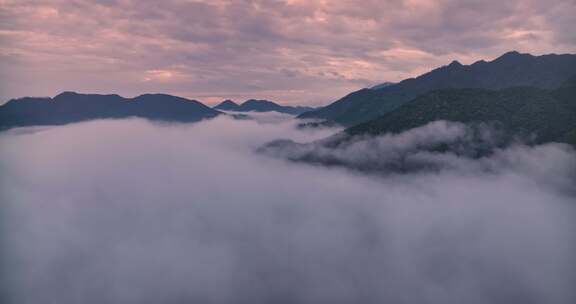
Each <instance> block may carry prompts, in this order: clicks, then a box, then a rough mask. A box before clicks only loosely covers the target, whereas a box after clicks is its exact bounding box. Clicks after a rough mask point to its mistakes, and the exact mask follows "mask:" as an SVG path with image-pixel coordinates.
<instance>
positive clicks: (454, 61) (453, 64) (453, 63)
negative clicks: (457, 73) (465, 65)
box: [448, 60, 462, 67]
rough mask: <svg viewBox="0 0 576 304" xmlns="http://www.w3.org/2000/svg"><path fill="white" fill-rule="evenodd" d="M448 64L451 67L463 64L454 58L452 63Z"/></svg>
mask: <svg viewBox="0 0 576 304" xmlns="http://www.w3.org/2000/svg"><path fill="white" fill-rule="evenodd" d="M448 66H449V67H461V66H462V64H461V63H460V62H459V61H458V60H453V61H452V62H450V64H449V65H448Z"/></svg>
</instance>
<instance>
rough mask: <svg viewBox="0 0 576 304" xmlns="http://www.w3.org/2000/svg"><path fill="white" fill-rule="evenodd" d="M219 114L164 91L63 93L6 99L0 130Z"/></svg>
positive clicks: (187, 118) (186, 119)
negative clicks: (130, 94) (134, 94)
mask: <svg viewBox="0 0 576 304" xmlns="http://www.w3.org/2000/svg"><path fill="white" fill-rule="evenodd" d="M219 114H221V112H219V111H216V110H213V109H211V108H210V107H207V106H205V105H203V104H202V103H200V102H198V101H195V100H189V99H186V98H182V97H176V96H171V95H166V94H145V95H141V96H138V97H135V98H124V97H121V96H119V95H115V94H113V95H100V94H79V93H75V92H64V93H61V94H59V95H57V96H55V97H54V98H49V97H44V98H36V97H25V98H19V99H13V100H10V101H8V102H7V103H6V104H4V105H2V106H0V130H4V129H8V128H12V127H20V126H33V125H62V124H67V123H73V122H79V121H84V120H91V119H104V118H127V117H141V118H146V119H150V120H160V121H172V122H195V121H199V120H202V119H207V118H212V117H215V116H217V115H219Z"/></svg>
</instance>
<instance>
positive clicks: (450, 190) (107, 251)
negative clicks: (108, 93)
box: [0, 114, 576, 304]
mask: <svg viewBox="0 0 576 304" xmlns="http://www.w3.org/2000/svg"><path fill="white" fill-rule="evenodd" d="M256 118H257V119H256V120H232V119H230V118H227V117H219V118H216V119H213V120H210V121H205V122H201V123H198V124H193V125H187V124H177V125H170V124H156V123H150V122H148V121H145V120H139V119H132V120H116V121H93V122H86V123H80V124H74V125H67V126H61V127H51V128H36V129H18V130H13V131H11V132H5V133H1V134H0V170H1V172H2V174H1V177H0V178H1V179H0V188H1V189H0V193H1V194H0V199H1V200H0V203H1V205H0V208H1V209H0V211H1V212H0V217H1V218H0V222H1V223H2V224H1V226H0V227H1V230H0V231H1V234H0V242H2V244H1V246H2V247H0V248H2V249H1V251H0V254H1V255H0V263H1V264H2V265H1V266H2V269H3V270H2V274H1V275H2V278H1V280H0V284H2V289H1V290H2V291H3V296H4V298H5V300H4V302H3V303H18V304H21V303H22V304H27V303H62V304H75V303H87V304H92V303H94V304H96V303H138V304H141V303H384V302H386V303H433V304H435V303H438V304H440V303H442V304H446V303H454V304H456V303H458V304H460V303H472V304H474V303H478V304H480V303H503V304H504V303H506V304H510V303H522V304H526V303H561V304H564V303H566V304H568V303H573V302H574V301H575V300H576V295H575V293H574V291H573V286H574V283H575V282H576V260H575V258H574V253H575V244H576V233H575V232H574V231H576V229H575V228H576V227H575V226H576V213H575V212H576V205H575V198H576V196H575V192H574V190H575V188H574V187H575V185H576V179H575V176H574V174H575V172H576V170H575V169H576V154H575V152H574V151H573V150H572V149H571V148H569V147H567V146H564V145H559V144H550V145H544V146H539V147H532V148H531V147H526V146H522V145H517V146H514V147H511V148H508V149H504V150H501V151H498V153H496V154H494V155H492V156H490V157H486V158H482V159H470V158H466V157H460V156H456V155H446V154H442V153H428V154H425V155H419V156H418V157H420V158H423V157H424V158H428V159H433V160H434V161H440V160H442V161H443V164H445V166H443V167H442V168H443V170H439V171H424V172H420V171H415V172H411V173H407V174H389V175H386V176H384V177H382V176H379V177H374V176H371V175H363V174H361V173H358V172H349V171H346V170H344V169H339V168H327V167H321V166H309V165H305V164H298V163H292V162H288V161H285V160H283V159H279V158H273V157H269V156H267V155H263V154H258V153H254V150H256V149H257V148H258V147H260V146H262V145H263V144H265V143H267V142H270V141H272V140H275V139H278V138H289V139H291V140H294V141H300V142H305V141H311V140H315V139H320V138H324V137H326V136H328V135H330V134H331V133H333V132H334V130H328V129H324V130H321V131H310V130H298V129H297V128H295V125H294V123H293V122H292V121H291V120H288V119H287V118H286V116H283V115H275V116H269V115H263V114H259V115H256ZM433 127H434V128H436V129H434V132H432V133H422V134H420V133H418V134H420V135H418V134H416V135H417V136H416V135H414V134H415V133H414V132H425V131H426V130H428V131H429V129H423V130H424V131H422V130H420V131H414V132H413V133H407V134H404V135H402V134H401V135H399V136H396V137H387V138H378V139H375V140H376V141H377V142H378V143H379V146H378V147H380V148H382V149H388V150H390V151H398V150H401V149H403V148H402V147H408V146H412V145H416V146H418V145H422V144H424V143H425V142H426V141H429V140H431V136H432V135H433V134H435V135H439V134H440V135H442V134H443V135H442V136H446V138H453V137H454V136H456V137H458V136H460V135H461V134H462V133H460V132H462V129H461V128H460V127H457V126H456V127H455V126H453V125H444V126H440V125H434V126H433ZM410 134H411V135H410ZM408 137H409V139H408ZM375 151H378V150H375V145H373V144H370V145H365V146H355V147H354V149H353V150H346V151H345V150H341V151H338V152H337V153H340V154H339V155H340V156H341V157H347V158H349V159H359V160H362V159H364V160H365V159H367V158H366V157H372V158H373V159H375V160H378V161H386V160H390V159H392V158H386V156H385V155H386V154H382V153H376V154H374V152H375ZM391 155H393V153H392V154H391ZM383 157H384V158H385V159H382V158H383Z"/></svg>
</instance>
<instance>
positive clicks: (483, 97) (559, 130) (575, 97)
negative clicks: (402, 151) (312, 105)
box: [345, 81, 576, 144]
mask: <svg viewBox="0 0 576 304" xmlns="http://www.w3.org/2000/svg"><path fill="white" fill-rule="evenodd" d="M437 120H447V121H454V122H462V123H467V124H471V123H472V124H473V123H486V124H492V125H495V126H496V127H498V128H499V129H501V131H504V132H506V133H508V134H511V135H514V136H516V135H520V136H524V137H525V138H531V140H532V141H533V143H536V144H538V143H545V142H570V138H573V136H574V134H575V131H576V82H574V81H570V82H568V83H566V84H565V85H563V86H561V87H560V88H558V89H554V90H550V89H541V88H535V87H515V88H507V89H501V90H489V89H443V90H437V91H432V92H430V93H427V94H425V95H421V96H419V97H417V98H416V99H414V100H413V101H411V102H409V103H407V104H405V105H403V106H401V107H400V108H398V109H396V110H394V111H392V112H389V113H387V114H385V115H383V116H380V117H378V118H376V119H373V120H371V121H369V122H366V123H363V124H359V125H357V126H354V127H351V128H349V129H346V130H345V132H346V133H347V134H349V135H352V136H355V135H379V134H384V133H400V132H403V131H406V130H409V129H412V128H416V127H419V126H422V125H425V124H427V123H429V122H433V121H437Z"/></svg>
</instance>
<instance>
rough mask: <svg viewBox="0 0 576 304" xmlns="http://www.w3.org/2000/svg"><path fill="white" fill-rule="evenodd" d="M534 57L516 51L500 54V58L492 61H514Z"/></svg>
mask: <svg viewBox="0 0 576 304" xmlns="http://www.w3.org/2000/svg"><path fill="white" fill-rule="evenodd" d="M531 57H534V56H532V55H530V54H527V53H520V52H518V51H510V52H506V53H504V54H502V55H501V56H500V57H498V58H496V59H494V61H502V60H516V59H520V58H531Z"/></svg>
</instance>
